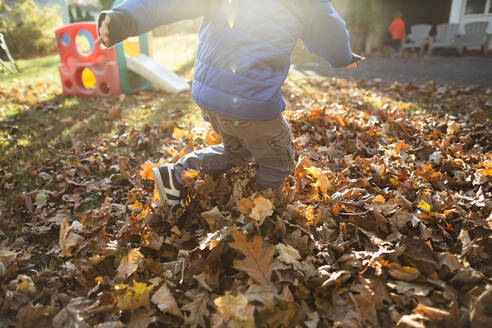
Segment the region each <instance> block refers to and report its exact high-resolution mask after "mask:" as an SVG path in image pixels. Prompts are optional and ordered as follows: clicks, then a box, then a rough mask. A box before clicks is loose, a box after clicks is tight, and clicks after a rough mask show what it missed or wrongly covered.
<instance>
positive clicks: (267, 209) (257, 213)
mask: <svg viewBox="0 0 492 328" xmlns="http://www.w3.org/2000/svg"><path fill="white" fill-rule="evenodd" d="M237 207H238V209H239V211H241V213H243V214H245V215H247V216H249V217H250V218H252V219H253V220H255V221H256V222H257V223H258V224H259V225H262V224H263V221H265V219H266V218H267V217H269V216H270V215H272V213H273V205H272V202H271V201H270V200H268V199H266V198H265V197H262V196H259V197H256V198H254V199H253V200H249V199H246V198H243V199H240V200H238V201H237Z"/></svg>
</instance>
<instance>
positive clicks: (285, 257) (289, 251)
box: [275, 243, 301, 264]
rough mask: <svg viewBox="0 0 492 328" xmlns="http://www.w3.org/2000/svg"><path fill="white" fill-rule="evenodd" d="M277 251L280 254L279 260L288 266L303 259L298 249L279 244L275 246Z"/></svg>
mask: <svg viewBox="0 0 492 328" xmlns="http://www.w3.org/2000/svg"><path fill="white" fill-rule="evenodd" d="M275 250H276V251H277V252H278V253H279V254H280V255H279V256H278V257H277V259H279V260H280V261H282V262H284V263H287V264H292V263H296V262H297V261H298V260H299V259H300V258H301V255H300V254H299V252H298V251H297V249H295V248H294V247H292V246H290V245H285V244H282V243H279V244H277V245H276V246H275Z"/></svg>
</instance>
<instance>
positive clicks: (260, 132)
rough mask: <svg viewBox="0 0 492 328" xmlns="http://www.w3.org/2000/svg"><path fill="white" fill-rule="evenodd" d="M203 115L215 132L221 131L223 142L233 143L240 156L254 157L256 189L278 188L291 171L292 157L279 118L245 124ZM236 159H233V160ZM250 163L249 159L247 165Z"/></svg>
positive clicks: (284, 125)
mask: <svg viewBox="0 0 492 328" xmlns="http://www.w3.org/2000/svg"><path fill="white" fill-rule="evenodd" d="M207 113H208V116H209V117H210V121H211V122H214V123H213V124H215V126H216V130H218V131H221V134H222V137H223V141H225V142H226V141H227V140H234V142H235V143H236V145H237V147H238V148H239V149H241V152H244V153H245V152H246V151H247V152H248V153H249V154H250V155H252V157H254V159H255V160H256V163H257V165H258V169H257V171H256V177H255V180H256V184H257V185H258V187H259V188H260V189H268V188H272V189H275V188H277V187H280V186H281V185H282V183H283V182H284V181H285V178H286V177H287V176H288V175H289V174H290V172H291V171H292V169H293V168H294V155H295V153H294V146H293V144H292V133H291V131H290V128H289V125H288V124H287V121H286V120H285V118H284V117H283V116H282V115H279V116H278V117H277V118H275V119H273V120H268V121H248V120H241V119H236V118H233V117H229V116H224V115H220V114H218V113H215V112H207ZM229 153H230V152H229ZM209 156H210V155H209ZM210 157H211V156H210ZM238 158H239V156H235V159H236V160H237V159H238ZM251 159H252V158H251V157H249V158H248V161H250V160H251ZM217 160H221V158H218V159H217ZM228 161H230V160H229V159H228Z"/></svg>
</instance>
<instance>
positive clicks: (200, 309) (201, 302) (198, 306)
mask: <svg viewBox="0 0 492 328" xmlns="http://www.w3.org/2000/svg"><path fill="white" fill-rule="evenodd" d="M187 294H191V292H189V293H187ZM190 297H191V298H192V299H193V301H192V302H190V303H187V304H185V305H183V306H182V307H181V310H183V311H186V312H189V313H190V314H189V315H185V324H186V325H188V326H190V327H192V328H195V327H197V326H200V327H204V328H205V327H207V324H206V323H205V317H208V316H209V315H210V312H209V311H208V309H207V304H208V301H209V296H208V293H207V292H203V293H200V294H194V295H191V296H190Z"/></svg>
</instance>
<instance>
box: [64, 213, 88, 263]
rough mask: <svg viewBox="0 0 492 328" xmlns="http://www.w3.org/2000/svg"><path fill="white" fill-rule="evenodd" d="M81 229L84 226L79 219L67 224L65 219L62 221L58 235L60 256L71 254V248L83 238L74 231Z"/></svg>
mask: <svg viewBox="0 0 492 328" xmlns="http://www.w3.org/2000/svg"><path fill="white" fill-rule="evenodd" d="M83 229H84V226H83V225H82V223H80V222H79V221H74V222H73V223H72V224H71V225H68V221H67V220H66V219H65V220H64V221H63V222H62V224H61V226H60V237H59V244H60V250H61V253H62V256H72V250H73V249H74V248H75V246H77V245H79V244H80V243H81V242H82V241H83V240H84V237H82V236H81V235H79V234H78V233H76V232H75V231H77V230H80V231H82V230H83Z"/></svg>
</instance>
